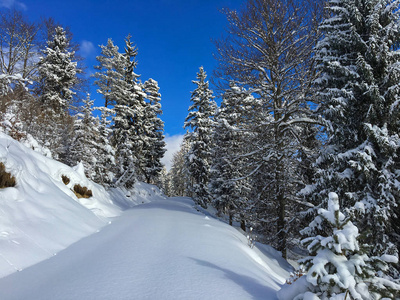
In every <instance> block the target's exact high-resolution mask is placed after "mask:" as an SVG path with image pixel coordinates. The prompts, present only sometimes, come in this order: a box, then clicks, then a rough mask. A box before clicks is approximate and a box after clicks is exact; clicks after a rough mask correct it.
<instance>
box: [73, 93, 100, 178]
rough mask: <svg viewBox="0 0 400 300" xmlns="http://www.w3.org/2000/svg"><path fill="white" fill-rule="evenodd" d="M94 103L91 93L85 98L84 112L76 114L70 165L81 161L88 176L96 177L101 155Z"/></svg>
mask: <svg viewBox="0 0 400 300" xmlns="http://www.w3.org/2000/svg"><path fill="white" fill-rule="evenodd" d="M93 103H94V101H93V100H91V99H90V94H88V95H87V98H86V99H85V100H83V104H84V105H83V107H82V112H80V113H78V114H77V115H76V116H75V118H76V119H75V123H74V137H73V140H72V143H71V150H70V151H69V152H70V158H69V162H70V165H76V164H77V163H79V162H81V163H82V164H83V166H84V168H85V174H86V176H87V177H88V178H90V179H94V178H95V175H96V173H95V167H96V164H97V158H98V157H99V155H98V153H97V151H96V150H97V149H96V148H95V145H96V140H97V137H98V132H97V128H98V126H97V125H98V124H97V120H96V118H95V117H94V116H93Z"/></svg>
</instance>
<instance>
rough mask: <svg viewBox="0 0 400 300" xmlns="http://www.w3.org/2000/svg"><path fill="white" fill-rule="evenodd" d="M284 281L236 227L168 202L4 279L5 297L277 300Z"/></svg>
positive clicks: (188, 204)
mask: <svg viewBox="0 0 400 300" xmlns="http://www.w3.org/2000/svg"><path fill="white" fill-rule="evenodd" d="M287 276H288V272H287V271H285V270H284V269H282V268H281V267H280V265H279V263H278V260H277V259H274V258H273V257H271V255H269V256H268V255H264V254H263V253H261V252H260V251H259V250H258V249H250V248H249V247H248V246H247V240H246V238H245V237H244V236H243V235H242V234H241V233H239V232H238V231H237V230H236V229H234V228H232V227H230V226H228V225H226V224H224V223H222V222H219V221H217V220H215V219H213V218H212V217H209V216H206V215H204V214H202V213H200V212H198V211H196V210H195V209H194V208H193V202H192V201H191V200H190V199H188V198H170V200H165V201H155V202H151V203H148V204H143V205H139V206H137V207H135V208H133V209H130V210H127V211H125V212H124V214H123V215H122V216H120V217H118V218H116V219H115V220H114V221H113V222H112V223H111V224H110V225H108V226H106V227H104V228H103V229H102V230H101V231H100V232H98V233H96V234H93V235H91V236H89V237H87V238H84V239H82V240H80V241H79V242H77V243H75V244H73V245H72V246H70V247H69V248H67V249H65V250H64V251H61V252H60V253H59V254H58V255H57V256H54V257H52V258H51V259H48V260H46V261H43V262H41V263H39V264H37V265H34V266H32V267H30V268H27V269H25V270H23V271H21V272H18V273H14V274H12V275H10V276H8V277H5V278H2V279H0V299H2V300H8V299H10V300H11V299H38V300H39V299H40V300H45V299H49V300H50V299H51V300H57V299H74V300H76V299H96V300H98V299H108V300H109V299H154V300H157V299H174V300H175V299H185V300H186V299H229V300H232V299H241V300H243V299H276V296H275V292H276V291H277V290H278V289H279V288H280V285H281V284H282V283H283V282H284V280H285V278H286V277H287Z"/></svg>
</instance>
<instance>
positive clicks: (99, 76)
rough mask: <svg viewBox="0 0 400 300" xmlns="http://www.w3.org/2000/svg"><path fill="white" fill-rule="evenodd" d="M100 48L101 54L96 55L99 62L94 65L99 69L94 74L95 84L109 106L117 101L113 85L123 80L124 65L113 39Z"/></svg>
mask: <svg viewBox="0 0 400 300" xmlns="http://www.w3.org/2000/svg"><path fill="white" fill-rule="evenodd" d="M100 48H101V55H99V56H97V57H96V59H97V61H98V62H99V64H98V65H97V66H95V67H94V68H95V69H96V70H98V72H96V73H95V74H94V77H95V78H96V79H95V81H94V84H96V85H97V86H98V87H99V88H98V90H97V92H98V93H100V94H101V95H103V98H104V106H105V107H108V106H109V105H114V104H115V102H116V95H115V94H114V90H113V87H115V85H117V84H118V82H119V81H120V80H121V74H122V73H123V67H122V66H121V63H120V60H121V57H120V55H121V54H120V53H119V52H118V49H119V48H118V46H116V45H114V42H113V41H112V39H108V41H107V45H106V46H103V45H101V46H100Z"/></svg>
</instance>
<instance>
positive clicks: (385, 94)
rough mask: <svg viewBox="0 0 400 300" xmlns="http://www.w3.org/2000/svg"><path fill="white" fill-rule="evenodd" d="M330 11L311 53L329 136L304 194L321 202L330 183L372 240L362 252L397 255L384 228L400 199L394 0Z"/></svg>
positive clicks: (343, 1)
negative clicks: (315, 174) (315, 64)
mask: <svg viewBox="0 0 400 300" xmlns="http://www.w3.org/2000/svg"><path fill="white" fill-rule="evenodd" d="M328 11H329V12H330V15H331V17H329V18H327V19H326V20H324V22H323V23H322V24H321V30H322V31H323V32H324V34H325V35H324V38H323V39H322V41H321V42H319V43H318V45H317V47H316V59H317V62H318V69H319V71H320V77H319V79H318V80H317V83H318V86H319V89H320V90H319V93H318V96H319V98H320V99H321V105H320V108H319V113H320V114H321V115H323V116H324V118H325V120H326V126H325V128H326V135H327V136H328V138H329V139H328V142H327V145H326V148H325V150H324V152H323V153H322V154H321V156H320V158H319V159H318V161H317V167H318V170H317V178H316V184H315V185H313V186H311V187H308V188H307V192H306V193H305V194H306V195H311V197H312V198H313V202H314V203H315V204H316V205H323V204H324V203H325V199H324V197H326V196H327V193H328V190H329V189H335V190H336V191H337V193H338V194H339V197H340V199H341V202H342V207H343V208H344V209H345V212H346V213H348V214H349V215H351V216H353V217H354V220H353V221H354V223H355V224H356V225H357V226H358V227H359V228H360V231H361V232H362V233H363V234H362V241H363V242H364V243H368V244H370V245H373V247H372V249H371V250H370V252H369V253H368V254H369V255H370V256H377V257H379V256H381V255H383V254H385V253H388V254H396V253H397V252H398V249H396V248H395V246H394V242H395V240H394V238H393V236H391V235H390V232H391V231H392V230H393V227H394V219H395V218H396V215H395V213H394V208H395V207H396V206H397V205H398V204H399V200H398V199H400V198H399V196H400V193H399V192H400V190H399V187H400V185H399V184H398V181H399V173H398V170H399V167H400V161H399V145H400V139H399V110H398V108H397V105H398V97H399V91H400V90H399V83H398V78H399V75H400V69H399V68H398V67H397V66H398V64H399V59H400V53H398V51H397V47H398V45H399V42H400V32H399V30H398V26H397V22H398V19H399V2H398V1H383V0H372V1H367V0H363V1H350V0H340V1H331V2H330V5H329V6H328ZM397 234H398V232H397ZM396 255H397V254H396Z"/></svg>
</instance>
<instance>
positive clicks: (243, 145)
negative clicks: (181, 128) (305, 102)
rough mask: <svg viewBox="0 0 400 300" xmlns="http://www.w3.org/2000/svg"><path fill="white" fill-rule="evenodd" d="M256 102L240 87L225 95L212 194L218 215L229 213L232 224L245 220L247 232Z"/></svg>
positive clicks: (215, 147)
mask: <svg viewBox="0 0 400 300" xmlns="http://www.w3.org/2000/svg"><path fill="white" fill-rule="evenodd" d="M254 102H255V99H254V98H253V97H252V96H251V95H248V94H247V93H246V92H245V91H242V90H241V89H240V88H238V87H236V86H232V87H231V89H230V90H228V91H226V92H225V93H224V95H223V100H222V103H221V107H220V108H219V110H218V112H217V113H216V117H215V123H216V124H215V129H214V134H213V140H214V142H213V149H212V157H213V160H212V168H211V182H210V191H211V194H212V196H213V206H214V207H216V208H217V210H218V213H219V214H221V213H226V214H227V215H228V216H229V223H230V225H232V221H233V219H234V218H237V219H239V220H240V221H241V225H242V226H241V227H242V229H243V230H246V225H245V223H246V222H245V221H246V220H248V219H249V218H250V216H249V215H248V213H249V211H250V208H251V207H252V203H250V199H249V198H250V190H251V185H250V179H249V178H247V177H246V175H247V172H248V169H247V168H248V162H249V159H248V158H247V157H243V156H242V155H243V154H246V153H247V150H248V146H247V143H248V141H249V140H250V139H251V138H250V135H251V134H252V133H251V131H249V126H250V124H251V121H252V117H251V111H252V109H253V107H254Z"/></svg>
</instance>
